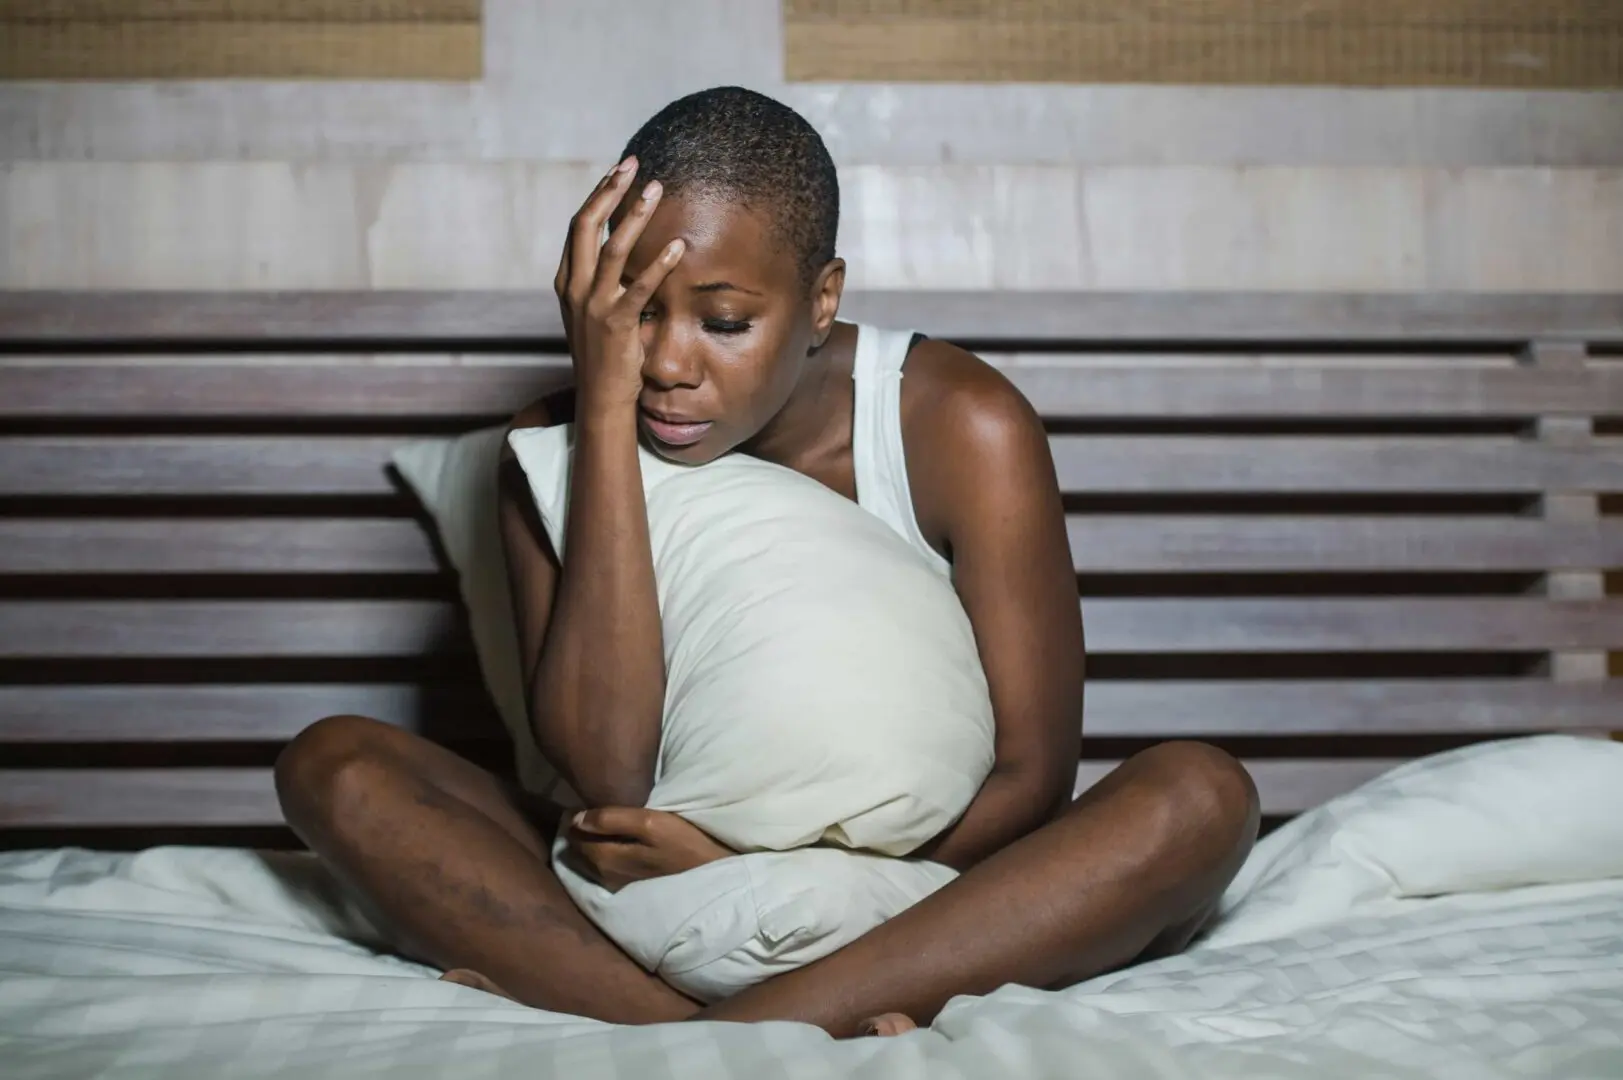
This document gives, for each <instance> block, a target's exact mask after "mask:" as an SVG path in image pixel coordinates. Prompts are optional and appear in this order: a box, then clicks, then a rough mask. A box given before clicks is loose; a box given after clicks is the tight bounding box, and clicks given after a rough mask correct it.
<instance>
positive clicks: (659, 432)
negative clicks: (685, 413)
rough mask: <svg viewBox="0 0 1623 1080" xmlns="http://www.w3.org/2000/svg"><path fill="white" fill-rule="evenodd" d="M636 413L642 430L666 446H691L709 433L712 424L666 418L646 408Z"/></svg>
mask: <svg viewBox="0 0 1623 1080" xmlns="http://www.w3.org/2000/svg"><path fill="white" fill-rule="evenodd" d="M638 412H639V413H640V414H641V415H642V426H643V428H644V429H646V430H647V432H648V434H650V435H652V436H653V437H654V438H655V439H658V440H659V441H660V442H662V443H664V444H665V445H666V446H692V445H693V444H694V443H696V442H698V441H699V440H700V439H702V438H704V437H705V435H706V434H708V433H709V431H710V428H711V425H712V424H713V423H714V421H711V420H688V419H686V418H684V417H676V416H667V415H665V414H664V413H656V412H654V411H653V410H651V409H648V408H639V409H638Z"/></svg>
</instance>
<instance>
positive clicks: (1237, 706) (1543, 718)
mask: <svg viewBox="0 0 1623 1080" xmlns="http://www.w3.org/2000/svg"><path fill="white" fill-rule="evenodd" d="M1620 710H1623V682H1620V681H1616V680H1614V681H1610V682H1599V683H1588V684H1577V683H1560V682H1554V681H1551V680H1548V679H1404V680H1398V679H1369V680H1324V679H1313V680H1308V679H1303V680H1241V679H1235V680H1206V681H1202V680H1184V679H1170V680H1164V681H1155V682H1138V681H1122V680H1113V679H1105V680H1094V681H1093V682H1091V683H1089V685H1088V698H1087V711H1086V715H1085V717H1084V718H1083V728H1084V733H1085V735H1086V736H1088V737H1089V738H1123V739H1151V738H1216V737H1233V736H1251V735H1268V736H1314V735H1422V734H1469V735H1499V734H1508V733H1513V732H1529V731H1604V730H1609V729H1610V728H1611V727H1613V726H1615V725H1616V722H1617V716H1618V715H1619V711H1620ZM334 713H354V714H358V715H361V716H371V717H375V718H377V719H380V720H384V721H387V722H389V723H392V724H398V725H399V726H401V727H404V728H407V729H408V730H414V731H428V732H430V733H431V734H435V735H439V736H441V737H444V736H447V735H451V734H455V735H457V736H458V737H460V738H464V739H470V740H474V739H483V738H497V739H505V737H506V736H505V735H504V734H503V733H502V732H501V729H500V726H499V724H498V723H497V721H496V720H495V718H494V714H493V712H492V710H491V706H490V704H489V702H488V700H487V699H486V697H485V693H484V690H483V688H482V687H480V686H477V685H473V684H468V685H461V686H415V685H411V684H400V683H263V684H197V685H184V684H180V685H106V686H96V685H82V686H58V685H44V686H0V743H93V744H94V743H115V742H149V741H158V742H186V741H198V742H275V741H281V740H283V739H289V738H292V737H293V736H294V735H296V734H298V733H299V732H300V731H301V730H303V729H304V728H305V727H306V726H307V725H309V724H310V723H311V721H313V720H315V719H317V718H319V717H322V716H328V715H332V714H334Z"/></svg>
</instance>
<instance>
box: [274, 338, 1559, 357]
mask: <svg viewBox="0 0 1623 1080" xmlns="http://www.w3.org/2000/svg"><path fill="white" fill-rule="evenodd" d="M939 340H943V341H949V342H951V343H952V344H954V345H957V346H958V347H959V348H962V349H967V350H969V351H970V352H974V353H1014V352H1018V353H1102V354H1104V355H1106V356H1116V355H1128V354H1138V355H1155V354H1157V353H1189V354H1198V355H1204V356H1250V355H1254V354H1257V353H1265V354H1267V355H1269V356H1294V357H1300V358H1301V359H1304V360H1311V359H1312V358H1313V357H1315V356H1415V355H1424V356H1437V357H1447V356H1491V355H1496V354H1497V355H1500V356H1507V357H1511V356H1517V355H1520V354H1521V352H1522V351H1523V350H1524V349H1525V348H1526V345H1527V343H1526V342H1525V341H1431V340H1426V341H1419V342H1416V341H1402V340H1398V341H1348V340H1346V339H1345V338H1339V339H1338V338H1296V339H1291V340H1288V341H1287V340H1267V339H1262V340H1254V341H1242V340H1223V341H1213V340H1212V339H1210V338H1161V339H1158V340H1154V341H1118V340H1113V339H1111V338H1016V337H1000V338H977V337H961V338H941V339H939ZM261 351H264V350H263V349H261ZM402 351H404V350H402Z"/></svg>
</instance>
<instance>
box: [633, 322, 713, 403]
mask: <svg viewBox="0 0 1623 1080" xmlns="http://www.w3.org/2000/svg"><path fill="white" fill-rule="evenodd" d="M674 321H675V320H673V319H652V320H650V321H649V322H647V323H644V324H643V327H642V357H643V360H642V377H643V378H644V379H645V380H647V381H648V382H649V383H651V384H652V385H653V386H655V387H657V388H658V389H660V390H676V389H679V388H686V389H691V388H692V387H696V386H698V385H699V383H700V382H702V381H703V377H704V376H703V367H702V365H701V364H700V361H699V350H698V349H696V348H694V347H693V343H692V342H690V341H687V340H685V339H686V335H684V334H683V333H682V332H681V331H680V330H679V329H677V328H676V327H674V326H672V325H671V324H672V323H673V322H674Z"/></svg>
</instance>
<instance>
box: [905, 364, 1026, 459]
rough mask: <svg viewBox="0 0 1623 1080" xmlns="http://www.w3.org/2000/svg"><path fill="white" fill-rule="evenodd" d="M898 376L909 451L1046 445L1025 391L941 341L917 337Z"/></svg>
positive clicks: (971, 452) (955, 454) (997, 451)
mask: <svg viewBox="0 0 1623 1080" xmlns="http://www.w3.org/2000/svg"><path fill="white" fill-rule="evenodd" d="M903 374H904V377H903V379H902V431H903V436H904V438H905V439H906V440H907V443H908V447H909V449H915V448H916V449H917V450H919V451H925V452H928V454H929V455H931V456H937V455H946V456H948V457H952V458H960V457H961V458H963V459H964V460H965V462H966V463H967V462H970V461H971V460H972V459H973V460H979V459H983V458H985V457H987V456H988V455H990V456H994V457H999V458H1001V457H1003V456H1005V455H1008V454H1019V453H1023V452H1029V451H1030V450H1031V449H1032V448H1033V447H1034V446H1036V445H1039V444H1040V445H1041V446H1042V447H1043V448H1044V450H1045V452H1046V448H1047V444H1048V440H1047V435H1046V434H1045V433H1044V431H1043V424H1042V419H1041V417H1039V416H1038V415H1037V411H1036V410H1035V409H1033V408H1032V407H1031V403H1030V402H1029V401H1027V400H1026V398H1025V395H1024V394H1022V393H1020V391H1019V390H1017V389H1015V386H1014V384H1013V383H1011V382H1010V381H1009V380H1008V378H1006V377H1005V376H1004V375H1003V373H1002V372H1000V371H998V370H997V369H996V368H994V367H993V366H992V365H991V364H988V363H987V362H986V361H985V360H982V359H981V358H980V357H978V356H976V355H975V354H974V353H971V352H968V351H967V350H965V349H961V348H959V347H958V346H956V345H952V344H949V343H947V342H945V341H929V340H926V341H923V342H920V343H919V344H918V345H917V346H915V347H914V349H913V351H912V353H910V354H909V355H908V358H907V364H906V366H905V367H904V368H903Z"/></svg>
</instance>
